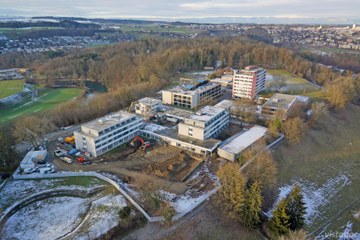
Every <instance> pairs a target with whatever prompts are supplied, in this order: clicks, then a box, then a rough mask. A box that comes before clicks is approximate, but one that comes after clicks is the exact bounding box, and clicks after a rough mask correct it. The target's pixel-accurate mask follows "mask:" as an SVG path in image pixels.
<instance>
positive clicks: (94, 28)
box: [0, 18, 360, 53]
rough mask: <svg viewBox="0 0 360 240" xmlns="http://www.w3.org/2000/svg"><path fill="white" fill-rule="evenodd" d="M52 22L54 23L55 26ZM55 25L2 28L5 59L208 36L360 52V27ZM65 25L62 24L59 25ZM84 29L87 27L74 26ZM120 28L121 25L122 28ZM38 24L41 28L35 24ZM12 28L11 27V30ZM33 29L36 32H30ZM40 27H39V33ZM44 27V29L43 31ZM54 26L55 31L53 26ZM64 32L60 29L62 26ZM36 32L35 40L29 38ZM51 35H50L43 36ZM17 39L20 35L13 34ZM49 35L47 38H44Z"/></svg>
mask: <svg viewBox="0 0 360 240" xmlns="http://www.w3.org/2000/svg"><path fill="white" fill-rule="evenodd" d="M50 20H51V21H50ZM53 21H54V19H46V18H42V19H30V20H29V21H28V22H27V24H20V26H29V27H20V28H14V27H12V26H13V25H14V22H12V21H9V22H1V27H0V53H11V52H24V53H34V52H47V51H58V50H67V49H68V50H69V49H78V48H84V47H92V46H99V45H106V44H111V43H116V42H123V41H134V40H140V39H143V38H146V37H149V36H151V37H159V38H164V39H181V38H201V37H204V36H226V35H229V36H250V37H252V38H254V39H256V40H260V41H265V42H267V43H273V44H275V45H278V46H286V47H289V46H290V47H294V46H295V47H329V48H334V49H337V48H338V49H347V50H360V27H359V26H356V25H355V24H354V25H348V26H346V25H342V26H330V25H324V26H322V25H270V24H266V25H261V24H193V23H181V24H179V23H165V22H159V23H157V22H155V23H152V22H146V21H141V22H140V21H139V22H137V21H128V22H126V21H124V22H122V21H116V20H114V21H111V20H109V21H106V22H97V21H95V20H87V22H86V23H91V24H92V25H90V26H87V25H86V26H85V27H86V29H88V30H89V29H91V31H88V32H86V34H85V35H86V36H83V34H79V33H78V34H79V35H77V33H76V31H75V33H74V32H73V31H71V33H70V34H69V32H68V31H63V30H64V29H65V30H69V29H70V30H74V26H72V25H71V27H69V26H66V27H65V28H64V27H60V28H58V27H49V22H51V23H53ZM56 21H58V22H61V21H63V20H62V19H56ZM74 22H76V23H77V24H78V25H76V27H81V28H84V26H82V24H83V22H84V21H76V20H75V21H74ZM119 22H120V23H119ZM35 23H36V24H35ZM7 25H9V27H7ZM32 25H34V27H31V26H32ZM35 26H36V27H35ZM39 26H40V27H39ZM50 26H52V25H50ZM60 26H61V25H60ZM30 30H33V31H34V32H35V33H36V32H37V33H38V34H34V32H33V33H32V34H31V35H29V36H28V35H27V34H26V32H27V31H30ZM44 32H46V34H44ZM14 33H15V34H14ZM44 35H45V36H44Z"/></svg>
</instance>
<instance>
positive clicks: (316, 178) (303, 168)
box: [268, 105, 360, 239]
mask: <svg viewBox="0 0 360 240" xmlns="http://www.w3.org/2000/svg"><path fill="white" fill-rule="evenodd" d="M325 122H326V124H324V125H323V126H322V127H321V128H319V129H309V130H308V131H307V133H306V135H305V136H304V138H303V139H302V141H301V142H300V143H299V144H295V145H288V144H286V143H284V144H281V145H280V146H279V147H278V148H277V149H274V150H273V154H274V158H275V161H276V162H277V166H278V187H279V192H278V199H277V200H279V199H280V198H281V197H283V196H285V195H286V193H288V192H289V191H290V189H291V186H293V184H295V183H298V184H299V185H300V186H301V188H302V190H303V194H304V200H305V203H306V205H307V214H306V224H307V226H306V229H307V231H308V232H309V233H310V234H311V236H312V237H314V238H315V237H318V238H319V239H321V238H322V237H324V236H326V235H327V234H330V233H334V232H335V233H341V232H343V231H344V226H347V225H348V224H351V228H352V230H351V231H352V233H353V234H356V233H360V221H359V217H356V216H357V214H359V212H360V194H359V189H360V175H359V170H360V148H359V146H360V138H359V136H360V128H359V124H360V107H358V106H354V105H351V106H349V107H348V108H347V109H345V110H341V111H339V112H338V113H336V114H334V113H330V116H328V117H327V118H326V121H325ZM270 213H271V210H270V211H269V212H268V214H270ZM338 236H340V235H338Z"/></svg>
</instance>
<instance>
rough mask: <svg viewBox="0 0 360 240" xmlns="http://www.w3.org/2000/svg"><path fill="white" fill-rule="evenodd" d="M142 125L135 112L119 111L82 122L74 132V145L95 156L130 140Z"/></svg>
mask: <svg viewBox="0 0 360 240" xmlns="http://www.w3.org/2000/svg"><path fill="white" fill-rule="evenodd" d="M142 125H143V121H142V119H141V118H139V117H137V116H136V115H135V114H132V113H127V112H124V111H119V112H117V113H114V114H111V115H108V116H105V117H102V118H99V119H96V120H94V121H91V122H88V123H85V124H83V125H82V126H81V130H80V131H78V132H74V136H75V145H76V148H77V149H79V150H82V151H87V152H89V153H90V154H91V155H92V156H94V157H97V156H100V155H101V154H104V153H106V152H108V151H110V150H111V149H113V148H115V147H117V146H119V145H121V144H123V143H126V142H128V141H130V140H131V139H132V138H134V137H135V136H136V135H138V133H139V130H140V128H141V127H142Z"/></svg>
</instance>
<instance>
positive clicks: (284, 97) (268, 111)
mask: <svg viewBox="0 0 360 240" xmlns="http://www.w3.org/2000/svg"><path fill="white" fill-rule="evenodd" d="M308 104H310V99H309V98H308V97H306V96H298V95H288V94H282V93H275V94H274V95H273V96H272V97H271V98H270V99H269V100H268V101H267V102H266V103H265V104H264V105H263V106H262V114H263V115H264V116H268V117H272V116H273V115H275V113H277V114H278V116H281V117H282V119H283V120H285V119H287V118H288V117H289V115H290V114H291V113H292V111H293V110H294V108H295V106H297V105H302V106H306V105H308Z"/></svg>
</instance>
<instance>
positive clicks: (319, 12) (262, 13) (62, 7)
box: [0, 0, 360, 19]
mask: <svg viewBox="0 0 360 240" xmlns="http://www.w3.org/2000/svg"><path fill="white" fill-rule="evenodd" d="M45 15H51V16H77V17H89V18H94V17H100V18H174V19H181V18H209V17H285V18H337V19H343V18H348V19H349V18H359V16H360V0H223V1H206V0H205V1H202V0H195V1H186V0H184V1H180V0H0V16H45Z"/></svg>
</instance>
